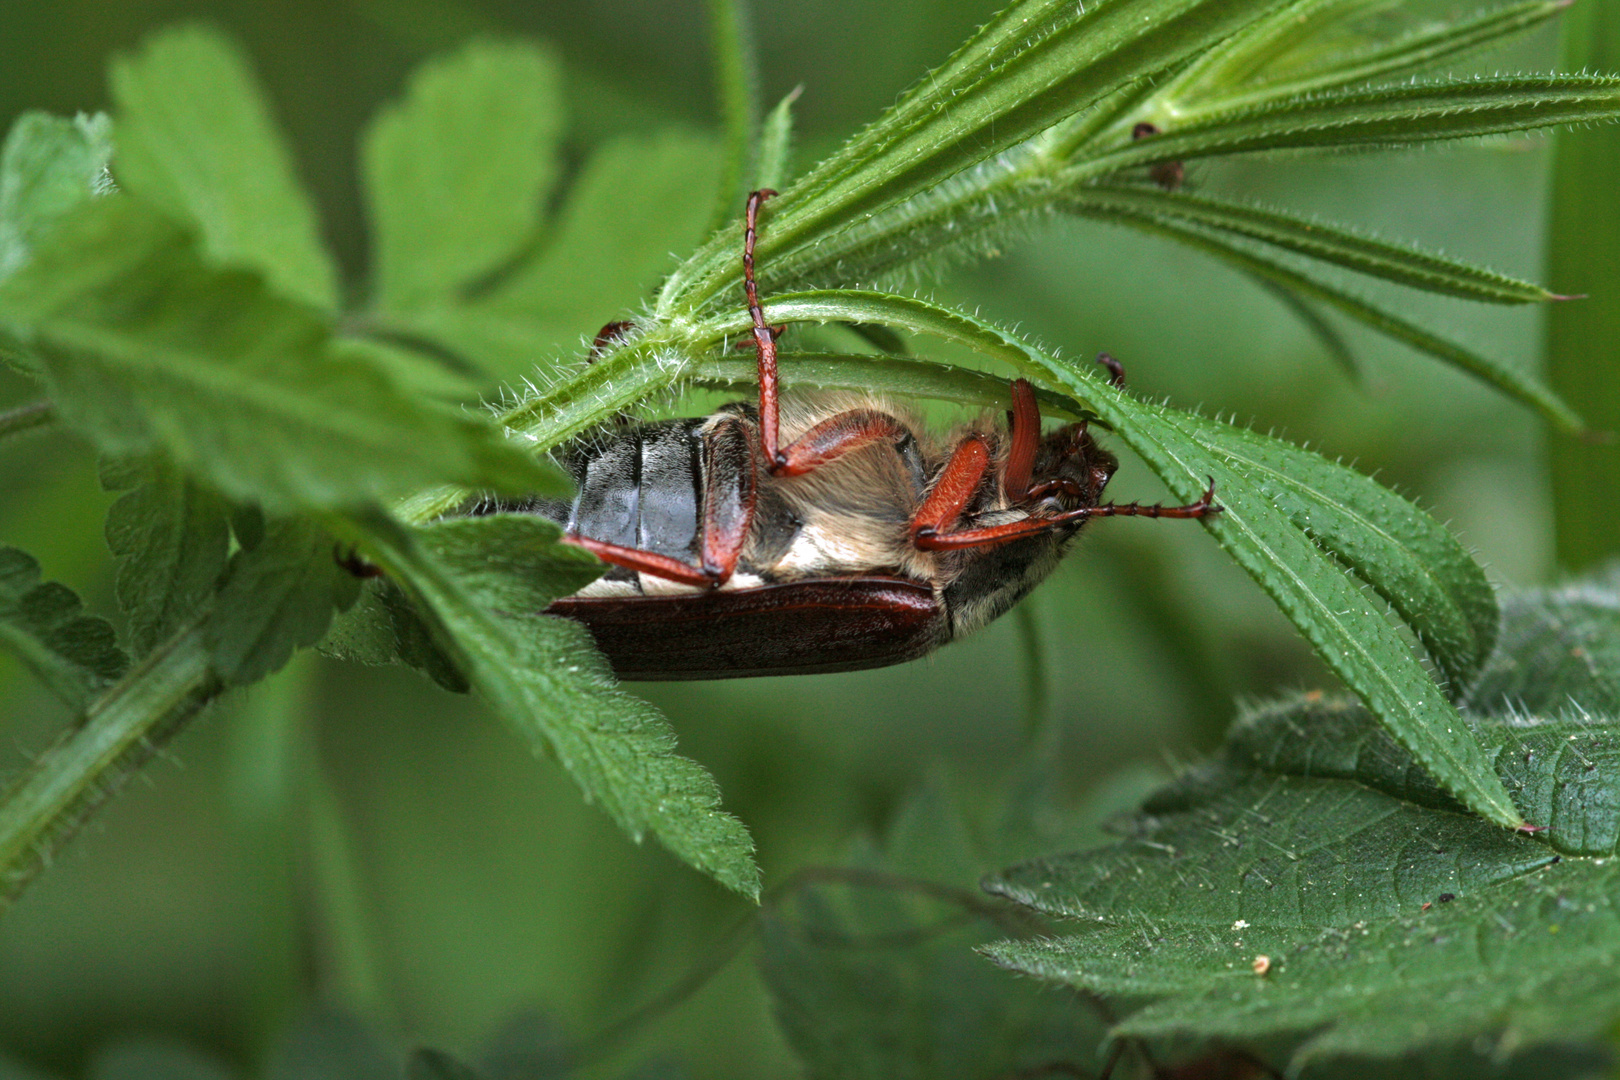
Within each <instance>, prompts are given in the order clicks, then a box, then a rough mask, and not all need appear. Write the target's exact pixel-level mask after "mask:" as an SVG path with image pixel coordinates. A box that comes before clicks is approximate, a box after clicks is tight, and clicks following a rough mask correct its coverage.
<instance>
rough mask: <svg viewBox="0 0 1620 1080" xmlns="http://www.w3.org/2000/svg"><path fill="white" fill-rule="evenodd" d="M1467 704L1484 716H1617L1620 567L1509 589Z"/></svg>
mask: <svg viewBox="0 0 1620 1080" xmlns="http://www.w3.org/2000/svg"><path fill="white" fill-rule="evenodd" d="M1468 707H1469V708H1470V709H1473V710H1475V711H1477V712H1483V713H1486V714H1489V715H1497V714H1507V715H1512V714H1513V713H1516V712H1517V713H1531V714H1538V713H1539V714H1543V715H1554V714H1558V713H1563V712H1565V711H1567V710H1570V709H1574V710H1578V711H1586V712H1590V713H1593V714H1595V715H1599V716H1620V570H1611V571H1609V572H1608V573H1606V574H1604V575H1601V576H1598V577H1593V578H1588V579H1586V580H1584V581H1580V582H1576V583H1573V584H1571V585H1568V586H1565V587H1564V588H1560V589H1546V590H1540V591H1536V592H1529V593H1517V594H1510V595H1509V596H1508V597H1507V598H1506V599H1505V601H1504V603H1503V604H1502V635H1501V641H1500V642H1499V643H1498V645H1497V650H1496V653H1495V654H1494V655H1493V656H1492V657H1491V659H1490V662H1489V663H1488V664H1487V665H1486V667H1485V670H1484V671H1483V672H1482V673H1481V674H1480V677H1479V681H1478V682H1477V683H1475V684H1474V686H1473V688H1472V689H1471V690H1470V691H1469V694H1468Z"/></svg>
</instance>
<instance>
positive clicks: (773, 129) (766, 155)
mask: <svg viewBox="0 0 1620 1080" xmlns="http://www.w3.org/2000/svg"><path fill="white" fill-rule="evenodd" d="M802 93H804V86H803V85H802V84H801V85H799V86H795V87H794V88H793V89H792V90H791V91H790V92H789V93H788V95H787V97H785V98H783V99H782V100H781V101H779V102H777V103H776V108H774V109H772V110H771V111H770V113H769V114H768V115H767V116H766V117H765V123H764V124H762V125H761V126H760V132H759V166H758V168H757V169H756V170H755V174H754V183H753V188H754V190H756V191H757V190H759V189H760V188H769V189H771V190H773V191H776V190H780V189H781V188H784V187H786V186H787V181H788V176H789V175H790V173H789V164H790V156H791V154H792V153H793V103H794V102H795V101H798V100H799V95H800V94H802ZM736 211H737V208H736V207H735V206H733V207H731V208H730V213H728V214H727V216H726V220H727V221H730V220H731V219H732V218H734V217H735V216H736ZM724 223H725V222H722V223H721V224H724Z"/></svg>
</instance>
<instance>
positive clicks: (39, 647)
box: [0, 547, 129, 708]
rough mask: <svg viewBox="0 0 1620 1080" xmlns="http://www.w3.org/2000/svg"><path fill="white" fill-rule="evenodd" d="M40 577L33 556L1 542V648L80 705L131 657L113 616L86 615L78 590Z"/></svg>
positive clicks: (114, 676) (120, 671)
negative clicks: (121, 643) (120, 643)
mask: <svg viewBox="0 0 1620 1080" xmlns="http://www.w3.org/2000/svg"><path fill="white" fill-rule="evenodd" d="M39 577H40V574H39V563H38V562H36V561H34V558H33V556H31V555H29V554H28V553H27V552H24V551H20V550H18V549H17V548H14V547H0V648H4V649H5V650H6V651H7V652H10V653H11V654H12V655H13V656H15V657H16V658H17V659H18V660H20V661H22V663H23V664H24V665H25V666H26V667H27V668H28V669H29V670H30V671H32V672H33V673H34V674H35V675H36V676H37V677H38V678H39V680H40V681H41V682H43V683H44V684H45V685H46V686H48V687H50V689H51V692H52V693H54V694H55V695H56V696H57V697H59V698H61V699H62V700H63V701H64V702H66V703H67V704H68V705H69V706H70V707H73V708H78V707H79V706H81V705H83V704H84V703H85V702H86V701H88V700H89V699H90V698H91V697H92V696H93V695H94V694H96V693H97V692H98V691H100V690H102V689H103V688H105V687H107V686H110V685H111V684H112V683H113V682H114V681H116V680H117V679H118V677H119V676H121V675H122V674H123V673H124V669H125V668H127V667H128V666H129V658H128V657H127V656H125V655H124V653H123V650H121V649H119V648H118V635H117V633H116V632H114V630H113V628H112V625H111V624H110V623H108V622H107V620H105V619H99V618H96V617H95V616H93V615H85V614H83V605H82V604H81V603H80V601H79V598H78V597H77V596H76V595H74V593H73V590H71V589H69V588H67V587H66V586H65V585H59V584H57V583H56V582H54V581H49V582H44V583H41V581H40V580H39Z"/></svg>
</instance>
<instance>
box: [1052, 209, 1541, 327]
mask: <svg viewBox="0 0 1620 1080" xmlns="http://www.w3.org/2000/svg"><path fill="white" fill-rule="evenodd" d="M1069 198H1070V199H1072V200H1073V204H1074V205H1075V207H1076V208H1081V207H1083V209H1080V212H1081V213H1085V214H1087V215H1088V216H1093V217H1098V218H1102V219H1103V220H1115V219H1117V218H1140V219H1142V220H1144V221H1149V222H1164V223H1167V224H1171V223H1173V225H1172V227H1173V226H1174V225H1183V226H1197V227H1202V228H1207V229H1214V230H1219V231H1222V232H1228V233H1232V234H1235V235H1237V236H1241V237H1244V238H1246V239H1248V240H1253V241H1256V242H1258V243H1262V244H1272V245H1275V246H1277V247H1280V248H1283V249H1285V250H1287V251H1292V252H1296V253H1297V254H1300V255H1305V256H1308V257H1309V258H1313V259H1321V260H1323V261H1324V262H1330V263H1333V264H1335V265H1337V266H1342V267H1344V268H1346V269H1348V270H1355V271H1357V272H1358V273H1363V274H1369V275H1371V276H1373V277H1377V278H1383V279H1384V280H1385V281H1393V282H1396V283H1397V284H1401V285H1410V286H1412V287H1413V288H1415V289H1423V290H1426V291H1428V292H1433V293H1441V294H1443V295H1446V296H1459V297H1462V298H1463V299H1466V300H1480V301H1484V302H1486V303H1492V304H1528V303H1535V302H1539V301H1543V300H1557V299H1561V297H1558V296H1555V295H1554V294H1552V293H1550V292H1548V291H1547V290H1546V289H1543V288H1542V287H1541V286H1539V285H1535V284H1532V283H1531V282H1528V281H1519V280H1517V279H1515V278H1511V277H1508V276H1506V275H1505V274H1498V273H1496V272H1495V271H1492V270H1487V269H1484V268H1483V267H1477V266H1470V265H1468V264H1467V263H1463V262H1458V261H1457V260H1455V259H1448V258H1446V257H1445V256H1443V255H1435V254H1432V253H1430V252H1427V251H1423V250H1421V249H1419V248H1415V247H1410V246H1407V245H1404V244H1391V243H1386V242H1385V241H1382V240H1375V239H1373V238H1371V237H1367V236H1359V235H1357V234H1356V233H1354V232H1352V231H1351V230H1349V229H1347V228H1345V227H1344V226H1341V225H1335V224H1333V223H1331V222H1323V221H1313V220H1311V219H1308V218H1302V217H1299V216H1297V215H1294V214H1290V213H1287V212H1286V211H1281V210H1272V209H1268V208H1266V207H1261V206H1253V205H1245V204H1243V203H1235V202H1230V201H1227V200H1225V199H1213V198H1207V197H1204V196H1199V195H1188V194H1185V193H1181V192H1177V193H1171V192H1167V191H1161V190H1159V189H1157V188H1148V187H1139V186H1127V185H1123V184H1117V183H1115V184H1095V185H1083V186H1080V187H1077V188H1075V189H1074V191H1073V192H1072V193H1071V195H1070V196H1069Z"/></svg>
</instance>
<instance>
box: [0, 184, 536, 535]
mask: <svg viewBox="0 0 1620 1080" xmlns="http://www.w3.org/2000/svg"><path fill="white" fill-rule="evenodd" d="M0 318H10V319H11V320H12V321H13V322H14V323H16V324H17V325H20V326H26V327H28V329H29V333H30V336H31V340H32V343H33V344H34V345H35V346H36V348H37V351H38V352H39V354H40V357H41V362H42V364H43V366H44V369H45V372H46V375H47V378H48V381H49V383H50V385H51V388H52V397H53V399H54V400H55V401H56V404H57V407H58V408H59V409H60V411H61V414H62V417H63V419H64V420H66V421H67V422H68V423H70V424H72V425H73V426H75V427H76V428H78V429H79V430H80V431H81V432H82V433H83V434H85V435H86V436H87V437H88V438H90V439H91V440H92V441H93V442H94V443H96V445H97V446H98V447H99V448H100V449H101V450H103V451H104V452H106V453H109V454H113V455H120V456H123V455H139V454H144V453H147V452H149V451H152V450H162V451H164V452H166V453H167V454H168V455H169V456H170V457H171V458H172V459H173V460H174V461H175V462H176V463H177V464H178V465H179V466H180V467H181V468H182V469H184V470H185V471H186V472H187V473H189V474H190V475H192V476H195V477H198V478H200V479H202V480H205V481H206V482H207V483H208V484H209V485H210V486H212V487H214V488H215V489H217V490H218V491H220V492H221V493H222V494H224V495H226V496H227V497H229V498H232V499H234V500H238V501H241V502H246V503H259V504H262V505H263V506H264V507H265V509H267V510H270V511H273V512H286V511H290V510H298V509H303V508H309V507H331V506H343V505H356V504H365V503H369V502H375V501H378V500H381V499H385V498H388V497H391V496H394V495H399V494H404V493H405V492H408V491H410V490H413V489H417V488H421V487H424V486H427V485H430V484H434V483H441V482H446V481H448V482H453V483H462V484H466V485H468V486H472V487H482V486H491V487H499V488H502V489H506V490H510V491H514V492H527V491H537V490H545V489H552V490H559V491H560V490H564V488H563V487H562V484H563V481H562V479H561V477H560V474H559V473H557V471H556V470H555V469H551V468H547V467H545V466H542V465H541V464H540V463H539V462H538V461H537V460H535V459H534V458H533V457H532V456H531V455H529V454H527V453H525V452H524V451H522V450H521V449H519V448H518V447H517V446H515V445H514V444H512V443H510V442H509V441H507V440H506V439H505V438H504V437H503V436H502V435H501V434H500V433H499V432H498V431H497V430H496V429H495V428H494V427H493V426H491V425H489V424H487V423H483V422H481V421H480V420H478V419H476V418H474V417H472V416H470V415H466V414H462V413H459V412H455V411H451V410H449V409H445V408H440V407H437V406H435V405H433V404H431V403H424V402H421V401H419V400H416V399H413V398H411V397H410V396H408V395H407V394H405V393H404V392H403V391H401V390H400V389H399V388H398V387H397V386H396V385H395V384H394V383H393V381H392V380H391V379H390V378H389V377H388V376H387V374H386V373H385V372H384V371H382V370H380V369H378V368H376V367H374V366H372V365H370V364H368V363H367V362H366V357H365V354H363V353H360V352H357V351H354V350H348V351H345V352H343V353H342V354H341V355H335V354H334V352H333V351H332V350H330V349H329V348H328V344H329V341H328V331H327V329H326V327H325V326H324V325H323V323H322V322H321V321H320V320H318V319H317V318H316V317H315V316H314V315H313V314H312V313H310V311H309V310H308V309H307V308H306V307H304V306H303V305H300V304H297V303H294V302H291V301H287V300H283V299H281V298H279V297H277V296H275V295H273V294H272V293H270V292H269V291H268V290H266V289H265V287H264V284H263V281H262V280H261V279H260V278H258V277H256V276H254V275H251V274H248V273H245V272H242V271H236V270H219V269H214V268H211V267H208V266H205V265H204V264H203V263H202V262H201V260H200V259H199V258H198V257H197V254H196V252H195V250H194V248H193V245H192V242H191V241H190V240H189V239H188V238H187V236H186V235H185V234H184V233H182V232H181V231H180V230H179V229H178V228H177V227H175V226H174V225H172V224H170V223H169V222H168V221H167V220H165V219H164V218H162V217H161V216H159V215H157V214H155V213H153V212H152V211H150V210H148V209H146V208H144V207H143V206H142V205H141V204H139V203H137V202H135V201H133V200H131V199H129V198H127V197H124V196H110V197H108V198H105V199H99V200H97V201H96V202H94V203H91V204H88V205H86V206H84V207H82V208H80V210H78V211H76V212H75V213H74V215H73V216H72V217H71V218H69V219H67V220H64V221H63V222H62V224H61V225H60V226H59V227H58V228H57V229H56V230H55V231H54V232H53V233H52V235H51V237H50V239H49V241H48V242H47V244H46V245H44V246H43V247H41V248H40V249H39V250H38V251H37V252H36V255H35V258H34V261H33V262H31V263H30V264H29V265H28V266H27V267H25V268H24V269H23V270H22V271H20V272H19V273H17V274H15V275H13V276H12V277H11V278H10V279H8V280H7V281H6V282H5V283H4V284H3V285H0Z"/></svg>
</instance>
